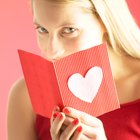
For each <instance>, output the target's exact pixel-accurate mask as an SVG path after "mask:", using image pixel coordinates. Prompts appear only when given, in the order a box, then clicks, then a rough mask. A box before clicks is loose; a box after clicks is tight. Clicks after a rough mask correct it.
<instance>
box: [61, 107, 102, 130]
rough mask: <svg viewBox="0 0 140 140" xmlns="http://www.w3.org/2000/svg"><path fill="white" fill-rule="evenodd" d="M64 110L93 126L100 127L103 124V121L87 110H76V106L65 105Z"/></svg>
mask: <svg viewBox="0 0 140 140" xmlns="http://www.w3.org/2000/svg"><path fill="white" fill-rule="evenodd" d="M63 112H64V113H65V114H66V115H67V116H69V117H72V118H79V119H80V121H81V122H82V123H84V124H86V125H89V126H92V127H100V126H103V124H102V122H101V121H100V120H99V119H97V118H96V117H93V116H91V115H89V114H87V113H85V112H82V111H79V110H76V109H74V108H70V107H65V108H64V109H63Z"/></svg>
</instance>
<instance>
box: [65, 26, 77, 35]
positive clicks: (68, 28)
mask: <svg viewBox="0 0 140 140" xmlns="http://www.w3.org/2000/svg"><path fill="white" fill-rule="evenodd" d="M76 30H77V29H76V28H73V27H65V28H64V29H63V31H62V33H64V34H70V33H73V32H75V31H76Z"/></svg>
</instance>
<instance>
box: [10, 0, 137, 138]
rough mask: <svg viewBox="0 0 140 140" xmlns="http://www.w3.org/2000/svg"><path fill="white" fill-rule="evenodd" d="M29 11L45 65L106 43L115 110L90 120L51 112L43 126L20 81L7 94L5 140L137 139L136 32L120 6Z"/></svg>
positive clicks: (36, 1)
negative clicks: (113, 84) (115, 104)
mask: <svg viewBox="0 0 140 140" xmlns="http://www.w3.org/2000/svg"><path fill="white" fill-rule="evenodd" d="M32 11H33V22H34V24H35V26H36V30H37V39H38V46H39V48H40V50H41V51H42V53H43V54H44V56H45V58H46V59H48V60H50V61H56V60H58V59H61V58H63V57H65V56H68V55H70V54H72V53H75V52H77V51H80V50H83V49H87V48H90V47H92V46H95V45H99V44H102V43H103V42H107V45H108V53H109V59H110V64H111V69H112V73H113V77H114V81H115V84H116V89H117V93H118V98H119V101H120V105H121V108H120V109H117V110H115V111H112V112H109V113H107V114H104V115H102V116H99V117H98V118H95V117H94V116H90V115H89V114H87V113H84V112H81V111H79V110H76V109H73V108H70V107H65V108H64V109H63V110H60V109H59V107H56V108H55V109H54V111H53V112H52V118H51V120H49V119H47V118H43V117H42V116H39V115H36V114H35V113H34V112H33V110H32V106H31V103H30V100H29V96H28V91H27V88H26V84H25V81H24V79H21V80H19V81H17V82H16V83H15V84H14V85H13V87H12V88H11V91H10V92H11V93H10V97H9V108H8V140H37V139H38V140H51V139H52V140H69V139H71V140H91V139H92V140H93V139H94V140H106V139H108V140H138V139H140V121H139V116H140V86H139V85H140V30H139V28H138V27H137V25H136V23H135V22H134V20H133V18H132V16H131V14H130V12H129V10H128V7H127V4H126V2H125V0H77V1H76V0H33V1H32Z"/></svg>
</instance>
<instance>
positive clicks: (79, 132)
mask: <svg viewBox="0 0 140 140" xmlns="http://www.w3.org/2000/svg"><path fill="white" fill-rule="evenodd" d="M82 133H83V128H82V126H78V127H77V129H76V130H75V132H74V135H73V136H72V138H71V140H81V136H82Z"/></svg>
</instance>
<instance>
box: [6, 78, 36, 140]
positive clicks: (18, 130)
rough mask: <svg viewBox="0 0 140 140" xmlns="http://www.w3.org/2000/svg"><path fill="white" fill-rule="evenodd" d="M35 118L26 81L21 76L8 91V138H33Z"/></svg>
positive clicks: (34, 135) (32, 139)
mask: <svg viewBox="0 0 140 140" xmlns="http://www.w3.org/2000/svg"><path fill="white" fill-rule="evenodd" d="M35 120H36V116H35V113H34V112H33V109H32V105H31V102H30V98H29V95H28V90H27V87H26V83H25V80H24V79H23V78H21V79H19V80H17V81H16V82H15V83H14V84H13V85H12V87H11V89H10V93H9V99H8V112H7V125H8V127H7V129H8V140H18V139H20V140H22V139H26V140H35V139H36V134H35V128H34V123H35Z"/></svg>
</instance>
